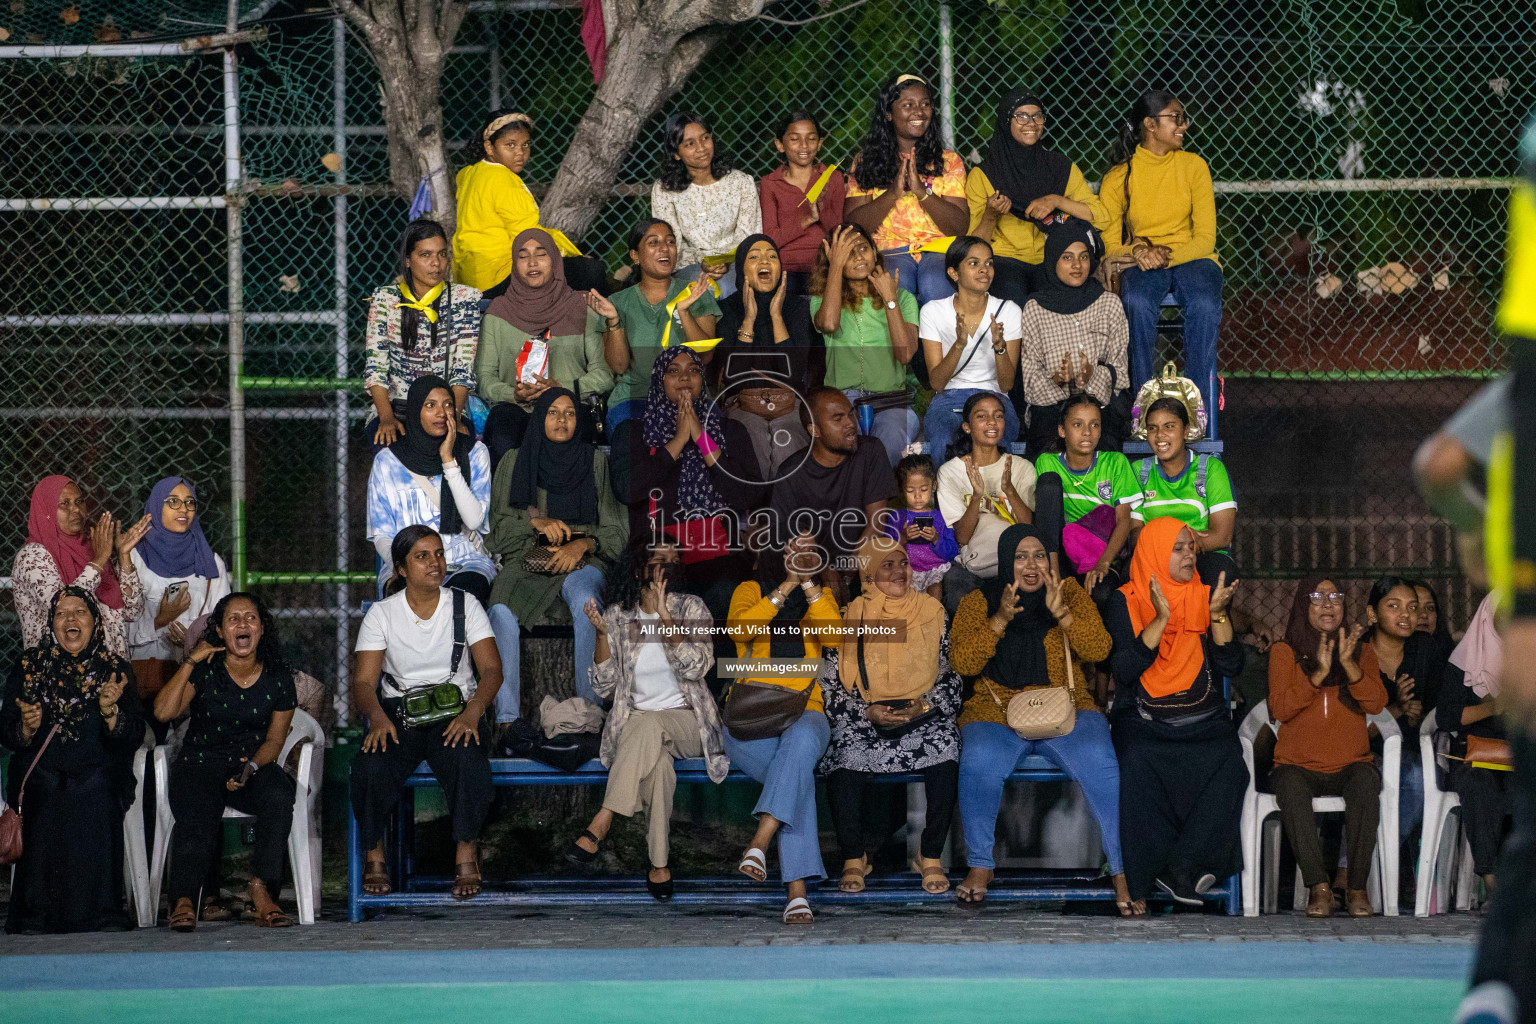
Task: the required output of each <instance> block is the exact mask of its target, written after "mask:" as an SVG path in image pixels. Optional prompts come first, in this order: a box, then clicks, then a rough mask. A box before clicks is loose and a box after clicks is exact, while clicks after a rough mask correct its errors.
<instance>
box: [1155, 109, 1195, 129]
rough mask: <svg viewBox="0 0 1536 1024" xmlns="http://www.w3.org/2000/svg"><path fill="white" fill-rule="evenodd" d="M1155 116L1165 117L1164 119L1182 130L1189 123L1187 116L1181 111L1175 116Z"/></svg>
mask: <svg viewBox="0 0 1536 1024" xmlns="http://www.w3.org/2000/svg"><path fill="white" fill-rule="evenodd" d="M1157 116H1158V117H1166V118H1168V119H1169V120H1170V121H1172V122H1173V123H1174V124H1176V125H1178V126H1179V127H1180V128H1183V127H1184V126H1185V125H1187V124H1189V123H1190V117H1189V115H1188V114H1186V113H1184V112H1183V111H1180V112H1179V113H1177V114H1158V115H1157Z"/></svg>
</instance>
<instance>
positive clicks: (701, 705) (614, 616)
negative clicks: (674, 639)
mask: <svg viewBox="0 0 1536 1024" xmlns="http://www.w3.org/2000/svg"><path fill="white" fill-rule="evenodd" d="M667 610H668V611H670V612H671V613H672V618H673V619H674V620H675V621H677V622H679V623H694V624H698V623H707V622H710V621H712V620H711V618H710V614H709V608H707V607H706V606H705V604H704V601H703V599H702V598H698V597H695V596H694V595H692V594H668V595H667ZM638 619H639V616H638V615H636V614H635V613H634V612H632V611H629V612H627V611H625V610H624V609H622V608H620V607H619V606H618V605H614V606H612V607H610V608H609V609H608V610H607V611H605V612H603V621H604V622H605V623H606V624H607V627H608V660H607V661H604V662H598V663H595V664H594V665H593V666H592V689H593V690H594V691H596V692H597V695H598V696H599V697H601V698H603V699H605V700H606V699H608V698H609V697H612V699H613V707H612V708H610V709H609V711H608V723H607V724H606V725H605V726H603V742H602V746H601V747H600V748H599V749H598V754H597V756H598V760H600V761H602V762H603V766H604V767H607V766H609V765H611V764H613V755H614V754H615V753H616V752H617V751H618V749H619V736H620V735H621V734H622V733H623V732H624V724H625V723H626V722H628V721H629V716H630V713H631V712H632V711H634V705H635V662H636V661H637V660H638V659H639V657H640V644H642V643H663V644H664V646H663V652H664V653H665V654H666V656H667V664H668V665H669V666H671V668H672V676H673V678H674V679H676V680H677V688H678V689H679V690H681V691H682V694H683V697H684V698H685V699H686V700H687V701H688V708H689V710H691V711H692V712H693V717H694V718H695V719H696V720H697V721H698V724H699V741H700V744H701V745H702V746H703V748H704V762H705V767H706V769H707V770H708V772H709V778H710V781H712V782H724V781H725V776H726V773H728V772H729V771H730V770H731V762H730V759H729V758H727V757H726V756H725V746H724V744H722V743H721V742H720V711H719V708H718V707H716V705H715V698H714V696H713V695H712V694H711V693H710V692H709V685H708V684H707V683H705V682H704V675H705V673H707V672H708V671H709V670H710V669H711V668H712V667H713V666H714V664H715V648H714V645H713V644H712V643H711V642H710V641H709V640H708V639H707V638H706V639H697V638H695V639H685V640H683V641H682V642H681V643H677V644H671V643H665V642H664V641H658V640H641V639H640V638H639V637H638V636H634V635H631V631H630V628H629V627H630V625H631V624H633V623H635V622H636V621H637V620H638Z"/></svg>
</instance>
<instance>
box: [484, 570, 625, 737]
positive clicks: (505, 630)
mask: <svg viewBox="0 0 1536 1024" xmlns="http://www.w3.org/2000/svg"><path fill="white" fill-rule="evenodd" d="M560 596H561V597H563V598H564V599H565V606H566V607H567V608H569V609H570V610H571V622H572V630H573V632H574V633H575V634H576V657H575V660H574V663H573V664H574V669H575V680H574V681H575V683H576V696H578V697H580V698H582V699H583V700H587V701H590V702H592V703H593V704H597V705H601V704H602V703H603V702H602V700H600V699H599V698H598V696H597V691H595V690H593V689H592V680H591V675H592V659H593V658H594V657H596V655H597V630H596V629H595V628H593V626H592V623H590V622H588V621H587V613H586V612H584V611H583V610H582V609H583V608H584V607H585V606H586V603H587V601H588V600H592V601H596V602H597V604H598V607H602V604H603V570H601V569H599V568H598V567H597V566H595V565H588V566H584V567H583V568H580V569H577V570H576V571H575V572H573V573H571V574H570V575H569V576H567V577H566V578H565V582H564V583H562V584H561V585H560ZM486 614H487V617H488V618H489V619H490V620H491V632H492V633H494V634H495V635H496V650H497V652H498V653H499V654H500V655H501V689H500V690H499V691H497V693H496V721H498V722H515V721H517V719H518V716H519V714H520V712H521V709H522V696H523V695H522V689H523V685H522V680H523V677H522V655H521V636H520V634H519V633H518V621H517V614H516V613H515V612H513V611H512V609H511V608H508V607H507V606H506V605H504V604H493V605H491V608H490V611H489V612H487V613H486Z"/></svg>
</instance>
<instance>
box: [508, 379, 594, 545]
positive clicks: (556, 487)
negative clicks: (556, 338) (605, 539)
mask: <svg viewBox="0 0 1536 1024" xmlns="http://www.w3.org/2000/svg"><path fill="white" fill-rule="evenodd" d="M562 395H563V396H565V397H566V398H569V399H570V400H571V403H572V404H573V405H575V406H576V415H577V420H578V423H577V425H576V430H575V432H574V433H573V434H571V437H570V440H567V441H551V440H550V439H549V437H548V436H547V435H546V434H545V433H544V419H545V417H546V416H547V415H548V413H549V407H550V406H551V405H554V404H555V399H557V398H559V397H561V396H562ZM580 418H581V403H580V402H578V401H577V400H576V396H575V395H573V394H571V392H569V391H567V390H566V389H565V388H550V389H549V390H548V391H546V392H544V393H543V394H542V395H540V396H539V397H538V400H537V401H535V402H534V403H533V412H531V413H529V415H528V430H527V432H526V433H525V434H523V443H522V444H521V445H519V446H518V449H517V461H516V462H515V463H513V464H512V486H511V487H510V488H509V489H508V491H507V500H508V502H509V503H510V504H511V505H512V507H513V508H529V507H531V506H533V505H534V503H535V502H536V501H537V500H538V490H539V488H540V487H542V488H544V491H545V493H546V494H547V495H548V498H549V507H548V508H546V509H544V514H545V515H546V516H549V517H550V518H551V519H559V520H561V521H563V522H565V523H566V524H571V523H595V522H597V476H596V474H595V473H594V472H593V469H592V461H593V458H594V456H595V455H596V452H597V449H595V448H593V447H592V445H591V444H589V443H587V442H586V441H583V440H582V430H581V424H580V422H579V420H580Z"/></svg>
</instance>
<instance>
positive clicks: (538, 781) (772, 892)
mask: <svg viewBox="0 0 1536 1024" xmlns="http://www.w3.org/2000/svg"><path fill="white" fill-rule="evenodd" d="M676 771H677V781H678V782H680V783H681V782H691V783H700V782H708V781H709V775H708V773H707V772H706V771H705V768H704V761H703V759H702V758H688V759H685V760H679V761H677V762H676ZM1009 778H1010V780H1011V781H1024V782H1063V781H1066V780H1067V777H1066V775H1065V774H1064V773H1063V772H1061V771H1060V770H1059V769H1058V768H1056V766H1055V765H1053V764H1051V763H1050V762H1049V761H1047V760H1046V759H1045V758H1043V757H1039V756H1032V757H1030V758H1028V759H1026V761H1025V763H1024V766H1023V767H1022V768H1019V769H1017V770H1016V771H1014V773H1013V774H1012V775H1011V776H1009ZM607 780H608V771H607V769H605V768H604V767H603V766H602V764H601V763H600V762H598V761H588V762H587V763H586V764H585V765H583V766H582V767H581V768H579V769H578V770H576V771H574V772H562V771H559V770H557V769H554V768H551V767H549V766H548V765H544V764H540V763H539V762H537V761H530V760H527V759H525V758H492V759H491V784H492V785H494V786H600V785H603V784H604V783H606V782H607ZM880 781H881V782H885V783H891V784H904V783H911V782H921V781H922V775H921V774H920V773H896V774H891V775H886V776H882V777H881V778H880ZM726 782H728V783H732V782H750V783H752V784H753V785H756V784H757V783H756V782H754V781H753V780H752V779H751V778H750V777H748V776H747V775H746V774H745V773H744V772H741V771H738V770H736V769H732V770H731V773H730V775H729V776H727V778H726ZM435 785H437V780H436V779H435V778H434V777H433V775H432V772H431V770H430V769H428V768H427V766H426V764H425V763H423V764H421V765H420V766H418V767H417V769H416V772H415V773H414V774H413V775H412V776H411V777H410V778H409V779H408V780H407V781H406V787H407V788H406V789H405V790H403V791H402V793H401V799H400V809H399V811H398V812H397V815H396V822H395V825H394V827H393V828H392V829H391V830H390V831H391V835H390V836H389V837H388V838H386V840H385V846H386V849H389V850H390V851H391V863H390V875H391V878H390V885H391V889H392V890H393V891H391V892H390V893H389V894H388V895H385V896H370V895H366V894H365V893H364V892H363V852H364V851H363V849H362V846H361V843H360V841H359V838H358V834H357V819H356V818H355V817H353V816H352V815H351V814H350V813H349V814H348V815H347V870H348V898H347V911H348V917H349V918H350V919H351V920H352V921H361V920H362V919H363V915H364V913H365V912H366V911H368V910H382V909H385V908H389V907H446V906H453V905H455V904H457V903H458V902H459V901H457V900H455V899H454V898H453V896H452V895H451V893H450V892H449V888H450V886H451V885H452V881H451V880H450V879H447V878H431V877H424V876H419V875H417V874H416V871H415V867H414V861H415V851H414V850H413V845H414V844H413V838H414V835H413V831H414V830H413V811H414V806H415V801H414V790H415V789H418V788H423V787H427V786H435ZM679 883H680V884H679V887H678V891H677V893H676V895H675V896H674V897H673V900H672V902H674V903H678V904H752V905H769V906H777V905H779V904H780V903H782V902H783V901H784V893H783V888H782V886H780V885H779V884H778V883H776V882H772V881H770V882H754V881H752V880H751V879H749V878H746V877H744V876H739V875H738V876H735V877H723V878H722V877H716V878H684V879H679ZM814 895H815V898H816V901H817V902H818V903H828V904H830V903H841V904H849V905H854V904H869V903H913V902H924V903H932V902H944V901H948V900H953V899H954V896H953V894H952V893H940V894H931V893H926V892H923V891H922V889H921V888H920V887H918V886H917V885H916V883H915V880H914V877H913V876H910V875H901V876H896V878H894V879H882V878H876V877H873V876H871V878H870V880H869V885H868V888H867V889H865V891H864V892H861V893H845V892H840V891H838V888H837V880H836V879H830V880H828V881H825V882H823V883H822V884H821V886H820V888H819V889H817V890H816V891H815V893H814ZM1206 896H1207V898H1209V899H1211V900H1222V901H1224V902H1225V905H1226V910H1227V913H1228V914H1237V913H1239V912H1240V910H1241V885H1240V876H1236V875H1234V876H1233V877H1232V878H1230V879H1228V880H1227V882H1226V884H1225V885H1224V886H1220V887H1218V888H1215V889H1212V890H1211V891H1210V892H1208V893H1206ZM987 899H988V901H991V902H1026V901H1027V902H1062V901H1066V900H1101V901H1102V900H1113V899H1114V890H1113V889H1112V888H1110V887H1109V885H1108V880H1107V879H1105V878H1104V877H1103V876H1102V875H1100V874H1098V872H1096V871H1091V870H1083V871H1026V872H1011V871H1010V872H1004V873H1002V874H1000V875H999V876H998V878H997V879H996V880H995V881H994V882H993V884H992V887H991V888H990V889H989V890H988V891H987ZM469 902H470V903H472V904H473V905H476V906H517V907H526V906H581V905H587V906H615V905H626V904H628V905H646V904H649V903H653V902H654V901H653V900H652V899H651V897H650V896H649V895H648V894H647V893H646V891H645V885H644V881H643V880H642V879H640V878H594V879H571V878H554V879H521V880H517V881H514V882H510V883H507V884H505V885H502V886H499V887H498V888H495V889H492V888H486V889H484V890H482V891H481V893H480V895H478V896H476V897H475V898H474V899H473V900H471V901H469Z"/></svg>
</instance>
